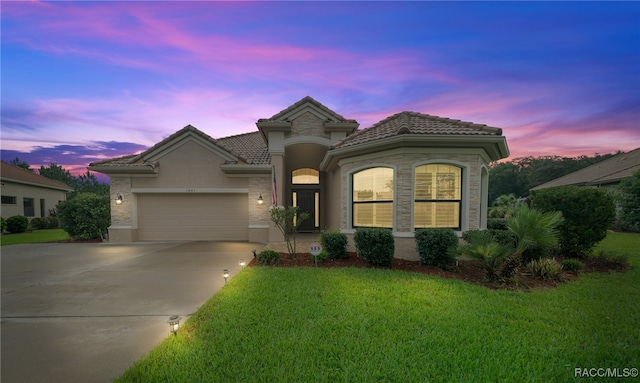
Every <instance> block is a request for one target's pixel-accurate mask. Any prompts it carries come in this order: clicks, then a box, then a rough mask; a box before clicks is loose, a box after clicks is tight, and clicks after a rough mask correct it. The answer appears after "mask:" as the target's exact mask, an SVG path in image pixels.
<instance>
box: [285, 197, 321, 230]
mask: <svg viewBox="0 0 640 383" xmlns="http://www.w3.org/2000/svg"><path fill="white" fill-rule="evenodd" d="M292 194H293V195H292V197H293V198H292V199H293V201H292V202H293V206H297V207H298V211H299V212H303V211H306V212H308V213H309V218H307V219H305V220H304V221H302V223H300V226H298V231H299V232H312V231H317V230H320V192H319V191H318V190H314V189H298V190H294V191H293V193H292Z"/></svg>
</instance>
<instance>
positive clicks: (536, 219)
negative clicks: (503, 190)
mask: <svg viewBox="0 0 640 383" xmlns="http://www.w3.org/2000/svg"><path fill="white" fill-rule="evenodd" d="M563 221H564V218H563V217H562V213H561V212H559V211H550V212H541V211H539V210H536V209H533V208H530V207H529V206H528V205H527V204H522V205H520V206H519V207H518V209H517V210H516V211H515V212H514V214H513V215H511V216H509V217H507V228H508V229H509V230H511V231H512V232H513V233H514V234H515V235H516V237H518V240H517V242H516V249H515V250H516V251H515V254H516V255H518V256H519V257H522V254H523V253H524V252H525V251H527V250H529V249H534V248H538V249H543V250H544V249H548V248H550V247H552V246H555V245H556V244H557V242H558V232H557V230H556V228H557V227H558V226H559V225H560V224H561V223H562V222H563Z"/></svg>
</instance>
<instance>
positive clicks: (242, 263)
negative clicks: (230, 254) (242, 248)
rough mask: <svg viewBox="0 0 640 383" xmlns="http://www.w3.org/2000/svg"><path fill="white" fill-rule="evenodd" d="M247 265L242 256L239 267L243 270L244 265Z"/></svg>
mask: <svg viewBox="0 0 640 383" xmlns="http://www.w3.org/2000/svg"><path fill="white" fill-rule="evenodd" d="M246 265H247V262H245V261H244V258H240V269H241V270H244V267H245V266H246Z"/></svg>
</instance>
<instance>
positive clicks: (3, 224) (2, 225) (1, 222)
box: [0, 217, 7, 233]
mask: <svg viewBox="0 0 640 383" xmlns="http://www.w3.org/2000/svg"><path fill="white" fill-rule="evenodd" d="M0 230H2V231H1V232H2V233H4V231H5V230H7V220H6V219H4V217H0Z"/></svg>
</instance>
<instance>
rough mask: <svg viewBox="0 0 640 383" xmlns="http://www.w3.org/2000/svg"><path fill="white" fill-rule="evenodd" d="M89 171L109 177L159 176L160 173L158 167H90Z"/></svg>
mask: <svg viewBox="0 0 640 383" xmlns="http://www.w3.org/2000/svg"><path fill="white" fill-rule="evenodd" d="M87 169H89V170H91V171H94V172H99V173H104V174H107V175H112V174H113V175H158V172H159V169H158V167H156V166H152V165H126V166H118V165H106V166H105V165H102V166H91V165H90V166H89V167H88V168H87Z"/></svg>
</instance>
